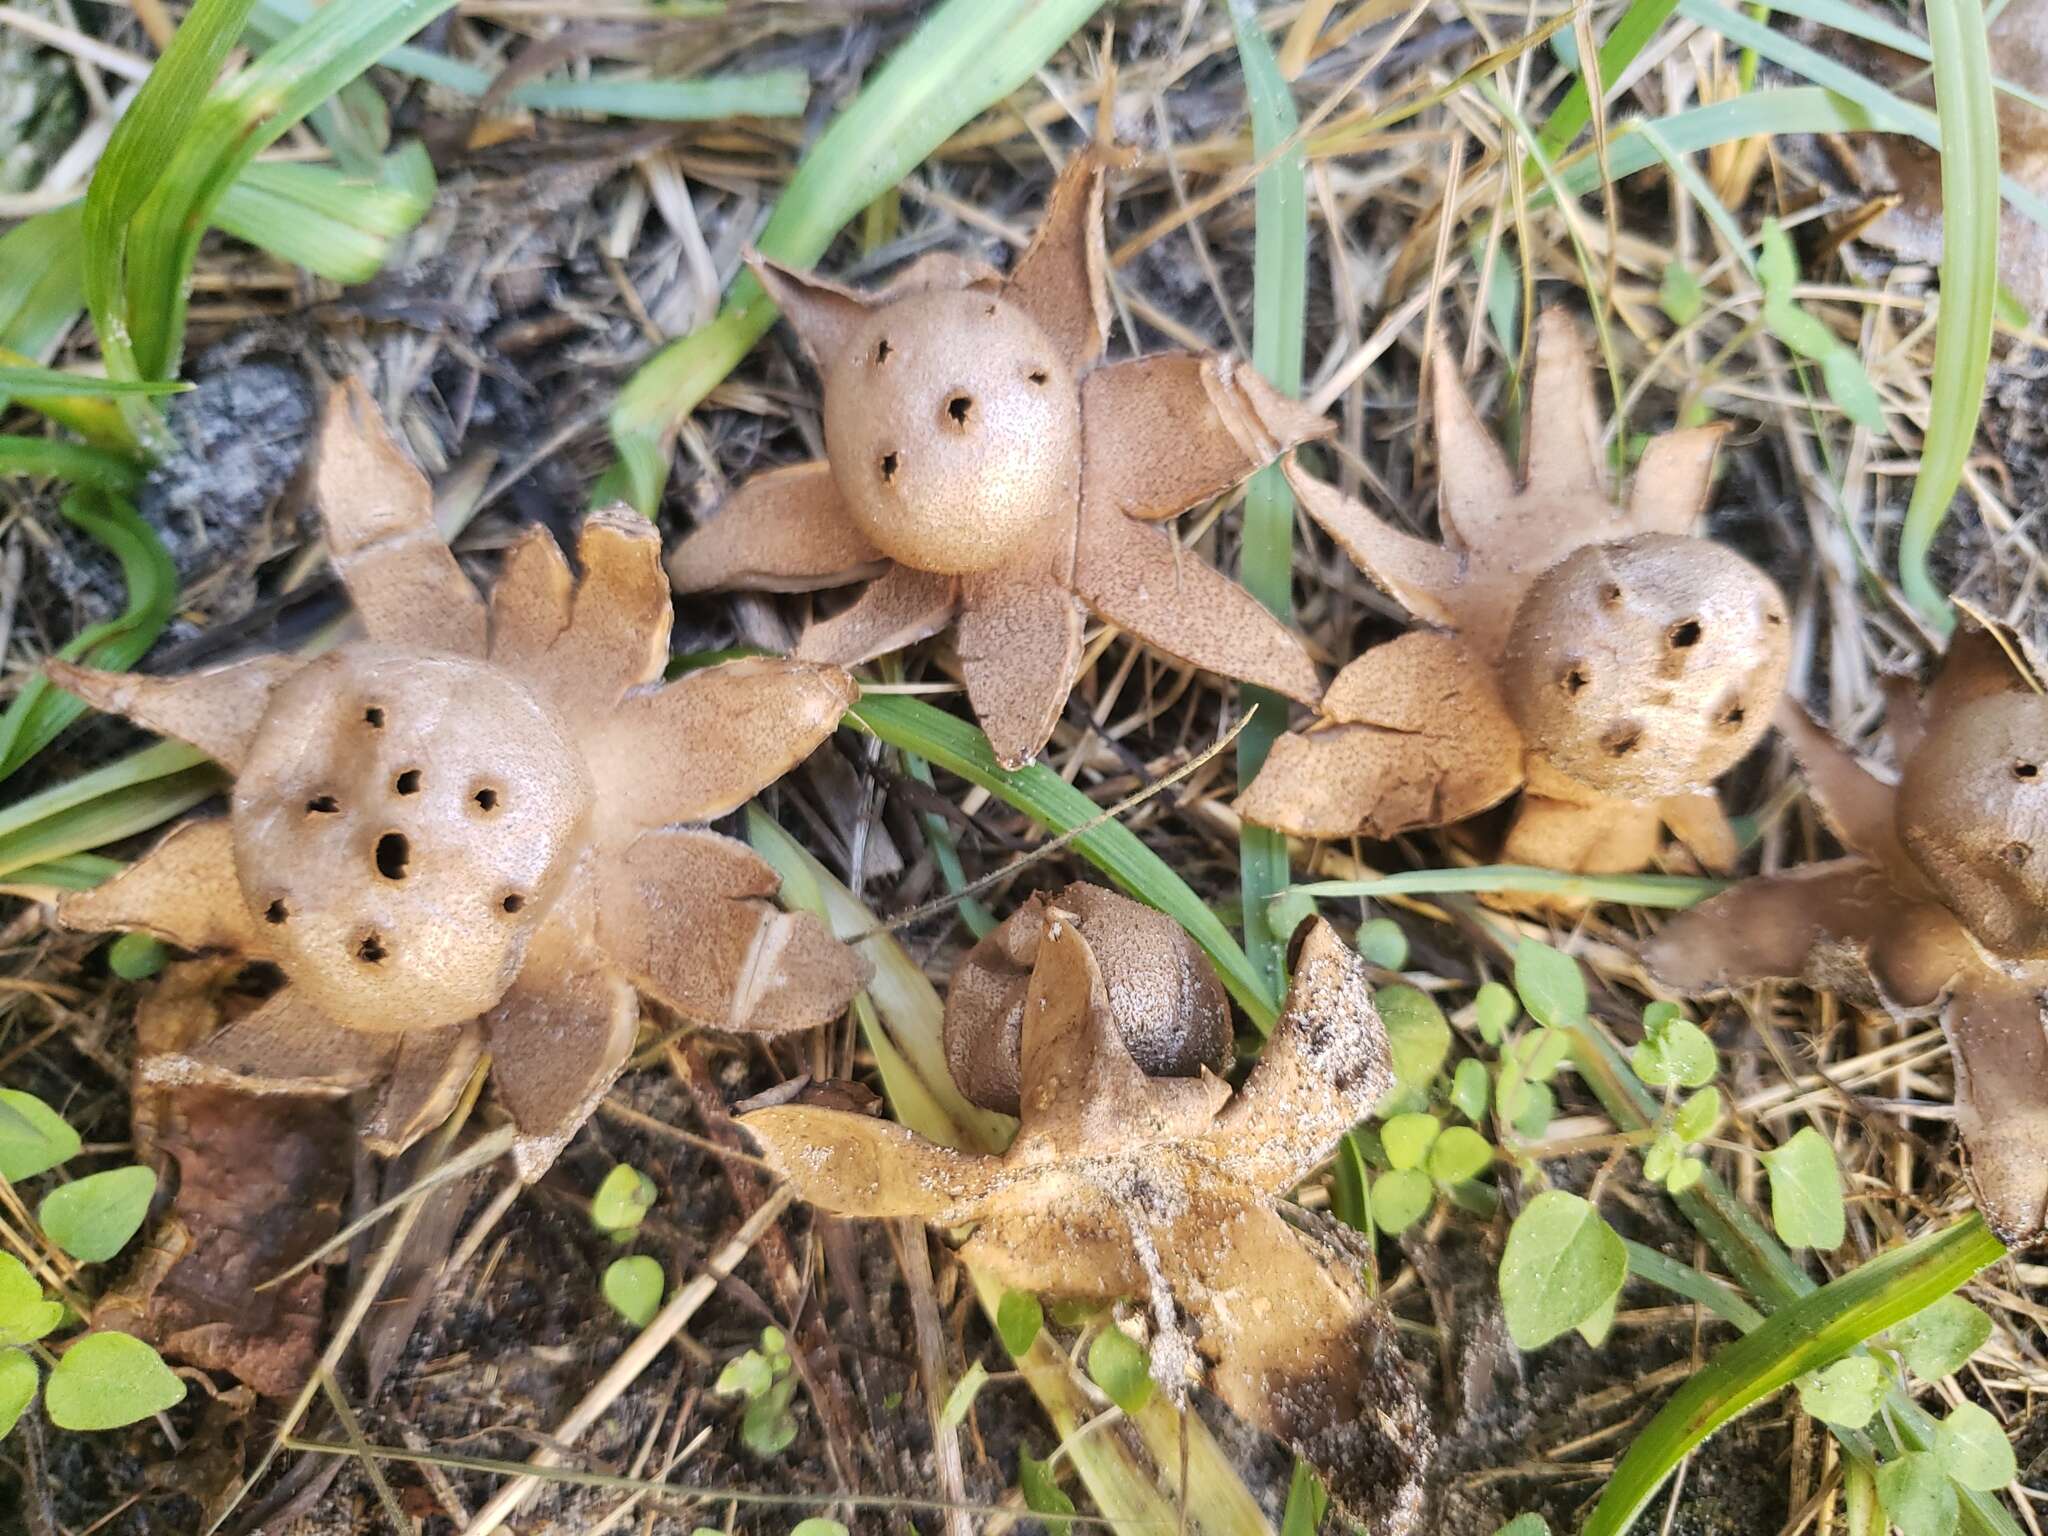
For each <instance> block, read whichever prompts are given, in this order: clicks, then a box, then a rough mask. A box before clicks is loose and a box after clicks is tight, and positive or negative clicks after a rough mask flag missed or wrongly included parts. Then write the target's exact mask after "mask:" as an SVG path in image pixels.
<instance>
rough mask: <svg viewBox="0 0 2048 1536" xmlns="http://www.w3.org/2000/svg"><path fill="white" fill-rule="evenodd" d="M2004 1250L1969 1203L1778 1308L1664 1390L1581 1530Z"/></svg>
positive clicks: (1618, 1522) (1643, 1499) (1614, 1518)
mask: <svg viewBox="0 0 2048 1536" xmlns="http://www.w3.org/2000/svg"><path fill="white" fill-rule="evenodd" d="M2004 1256H2005V1245H2004V1244H2002V1243H2000V1242H1999V1240H1998V1239H1997V1238H1996V1237H1995V1236H1993V1235H1992V1232H1991V1229H1990V1228H1989V1227H1987V1226H1985V1225H1984V1218H1983V1217H1982V1216H1979V1215H1976V1214H1975V1213H1972V1214H1971V1215H1970V1216H1968V1217H1966V1218H1965V1219H1963V1220H1962V1221H1959V1222H1957V1223H1956V1224H1955V1225H1954V1226H1951V1227H1947V1228H1944V1229H1942V1230H1941V1231H1937V1232H1930V1233H1927V1234H1926V1235H1925V1236H1923V1237H1920V1238H1917V1239H1915V1240H1914V1241H1913V1242H1910V1243H1908V1244H1906V1245H1905V1246H1904V1247H1903V1248H1897V1249H1894V1250H1893V1251H1892V1252H1890V1253H1887V1254H1882V1255H1880V1256H1879V1257H1877V1258H1875V1259H1872V1260H1871V1261H1870V1262H1869V1263H1868V1264H1864V1265H1861V1266H1860V1267H1858V1268H1856V1269H1854V1270H1852V1271H1850V1272H1849V1273H1848V1274H1846V1275H1844V1276H1842V1277H1841V1278H1840V1279H1839V1280H1834V1281H1831V1282H1829V1283H1828V1284H1827V1285H1824V1286H1822V1287H1821V1288H1820V1289H1819V1290H1817V1291H1815V1292H1814V1293H1813V1294H1812V1295H1810V1296H1805V1297H1802V1298H1801V1299H1800V1300H1798V1301H1796V1302H1794V1303H1792V1304H1791V1305H1790V1306H1787V1307H1784V1308H1781V1309H1780V1310H1779V1311H1778V1312H1777V1313H1775V1314H1774V1315H1773V1316H1772V1317H1771V1318H1770V1319H1769V1320H1768V1321H1767V1322H1765V1323H1764V1325H1763V1326H1762V1327H1760V1328H1757V1329H1756V1330H1754V1331H1753V1332H1751V1333H1748V1334H1745V1335H1744V1336H1743V1337H1742V1338H1740V1339H1737V1340H1736V1341H1735V1342H1734V1343H1732V1344H1729V1345H1727V1346H1726V1347H1725V1348H1723V1349H1722V1350H1721V1351H1720V1352H1719V1353H1718V1354H1716V1355H1715V1356H1714V1358H1713V1359H1712V1360H1710V1361H1709V1362H1708V1363H1707V1366H1706V1369H1705V1370H1702V1371H1700V1372H1698V1373H1697V1374H1695V1375H1693V1376H1692V1377H1690V1378H1689V1379H1688V1380H1687V1381H1686V1383H1685V1384H1684V1385H1683V1386H1681V1387H1680V1388H1679V1389H1678V1390H1677V1391H1676V1392H1674V1393H1673V1394H1672V1395H1671V1397H1670V1399H1669V1400H1668V1401H1667V1402H1666V1403H1665V1404H1664V1406H1663V1407H1662V1408H1661V1409H1659V1410H1658V1412H1657V1416H1656V1417H1655V1418H1654V1419H1652V1420H1651V1421H1650V1424H1649V1427H1648V1428H1647V1429H1645V1430H1644V1431H1643V1432H1642V1434H1640V1435H1638V1436H1637V1437H1636V1440H1635V1443H1634V1444H1633V1445H1631V1446H1630V1447H1629V1449H1628V1454H1627V1455H1625V1456H1623V1457H1622V1459H1621V1463H1620V1465H1619V1466H1617V1467H1616V1468H1615V1469H1614V1475H1613V1477H1612V1478H1610V1479H1609V1480H1608V1483H1607V1487H1606V1489H1605V1490H1604V1491H1603V1492H1602V1493H1601V1495H1600V1502H1599V1503H1598V1504H1597V1505H1595V1506H1594V1509H1593V1514H1592V1516H1591V1518H1590V1519H1588V1520H1587V1522H1586V1525H1585V1527H1584V1530H1583V1533H1582V1536H1621V1533H1622V1532H1624V1531H1626V1530H1627V1529H1628V1528H1629V1525H1630V1524H1631V1523H1632V1522H1633V1521H1634V1519H1635V1517H1636V1516H1637V1515H1638V1514H1640V1513H1641V1512H1642V1510H1643V1508H1644V1506H1645V1505H1647V1504H1648V1503H1649V1502H1650V1499H1651V1498H1652V1496H1653V1495H1655V1493H1656V1491H1657V1488H1658V1486H1659V1485H1660V1484H1661V1483H1662V1482H1663V1481H1664V1479H1665V1478H1666V1477H1668V1476H1670V1474H1671V1472H1672V1471H1673V1470H1674V1469H1675V1468H1676V1467H1677V1465H1678V1463H1679V1462H1680V1461H1682V1460H1683V1459H1684V1458H1685V1456H1686V1455H1687V1453H1688V1452H1690V1451H1691V1450H1692V1449H1693V1448H1694V1447H1695V1446H1697V1445H1699V1444H1700V1442H1702V1441H1703V1440H1705V1439H1706V1438H1707V1436H1709V1435H1711V1434H1712V1433H1713V1432H1714V1431H1715V1430H1717V1429H1719V1428H1720V1427H1721V1426H1722V1425H1723V1424H1726V1423H1727V1422H1728V1421H1729V1420H1731V1419H1733V1418H1735V1417H1736V1416H1737V1415H1738V1414H1741V1413H1743V1412H1744V1411H1746V1410H1747V1409H1749V1408H1751V1407H1753V1406H1755V1405H1756V1404H1757V1403H1759V1402H1762V1401H1763V1400H1764V1399H1765V1398H1767V1397H1769V1396H1771V1395H1772V1394H1773V1393H1775V1392H1777V1391H1778V1390H1779V1389H1780V1388H1783V1387H1785V1386H1787V1385H1789V1384H1790V1383H1791V1382H1792V1381H1793V1379H1794V1378H1795V1377H1798V1376H1801V1375H1803V1374H1805V1373H1806V1372H1807V1371H1811V1370H1818V1369H1819V1368H1820V1367H1821V1366H1824V1365H1827V1364H1829V1363H1830V1362H1831V1361H1834V1360H1837V1359H1839V1358H1840V1357H1841V1356H1843V1355H1845V1354H1847V1353H1848V1352H1849V1351H1850V1350H1851V1349H1853V1348H1854V1347H1855V1346H1856V1345H1858V1344H1860V1343H1862V1342H1863V1341H1864V1340H1865V1339H1867V1338H1869V1337H1870V1336H1871V1335H1872V1334H1875V1333H1879V1332H1882V1331H1883V1330H1884V1329H1886V1328H1889V1327H1891V1326H1892V1324H1894V1323H1900V1322H1904V1321H1905V1320H1906V1319H1907V1318H1909V1317H1911V1316H1912V1315H1913V1314H1914V1313H1915V1312H1918V1311H1919V1310H1920V1309H1921V1308H1923V1307H1925V1306H1927V1305H1928V1304H1930V1303H1931V1302H1934V1301H1938V1300H1939V1299H1940V1298H1941V1297H1943V1296H1946V1295H1948V1294H1949V1293H1950V1292H1951V1291H1953V1290H1954V1289H1955V1288H1956V1287H1957V1286H1959V1285H1961V1284H1962V1283H1963V1282H1964V1281H1965V1280H1968V1279H1969V1278H1970V1277H1971V1276H1972V1275H1974V1274H1976V1273H1977V1272H1978V1271H1979V1270H1981V1269H1983V1268H1985V1267H1986V1266H1987V1265H1990V1264H1993V1263H1996V1262H1997V1261H1998V1260H1999V1259H2001V1258H2003V1257H2004Z"/></svg>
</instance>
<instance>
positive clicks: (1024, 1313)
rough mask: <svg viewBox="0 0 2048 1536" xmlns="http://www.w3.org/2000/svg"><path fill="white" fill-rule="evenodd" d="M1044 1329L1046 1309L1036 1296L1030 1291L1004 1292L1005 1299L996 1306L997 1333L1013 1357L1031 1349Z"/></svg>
mask: <svg viewBox="0 0 2048 1536" xmlns="http://www.w3.org/2000/svg"><path fill="white" fill-rule="evenodd" d="M1044 1327H1045V1308H1044V1307H1042V1306H1040V1305H1039V1302H1038V1298H1037V1297H1036V1296H1034V1295H1032V1294H1031V1293H1030V1292H1029V1291H1005V1292H1003V1299H1002V1300H1001V1301H1000V1302H998V1303H997V1304H996V1332H997V1333H998V1334H999V1335H1001V1337H1002V1341H1003V1348H1005V1349H1007V1350H1008V1351H1009V1352H1010V1353H1011V1355H1012V1356H1016V1355H1021V1354H1023V1353H1024V1351H1025V1350H1027V1349H1029V1348H1030V1347H1031V1346H1032V1344H1033V1343H1034V1342H1035V1341H1036V1340H1037V1338H1038V1334H1039V1330H1040V1329H1042V1328H1044Z"/></svg>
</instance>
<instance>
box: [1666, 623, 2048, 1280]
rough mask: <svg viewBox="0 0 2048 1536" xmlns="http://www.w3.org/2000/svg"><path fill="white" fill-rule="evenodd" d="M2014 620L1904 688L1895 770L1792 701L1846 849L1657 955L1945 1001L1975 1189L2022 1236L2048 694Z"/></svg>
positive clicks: (2035, 1073) (1793, 726)
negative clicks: (1875, 769)
mask: <svg viewBox="0 0 2048 1536" xmlns="http://www.w3.org/2000/svg"><path fill="white" fill-rule="evenodd" d="M2042 677H2043V674H2042V673H2041V672H2040V670H2039V669H2038V668H2037V667H2036V666H2035V665H2034V663H2033V660H2032V658H2031V657H2030V656H2028V655H2027V653H2026V652H2025V650H2024V648H2023V646H2022V644H2021V642H2020V639H2019V637H2018V636H2017V635H2016V634H2013V633H2011V632H2009V631H2003V630H1999V629H1992V628H1972V629H1966V630H1963V631H1961V632H1960V633H1959V634H1958V635H1957V637H1956V639H1955V641H1954V642H1953V643H1952V645H1951V646H1950V648H1949V652H1948V654H1947V656H1946V657H1945V658H1944V659H1943V661H1942V664H1941V667H1940V669H1939V671H1938V673H1937V675H1936V676H1935V678H1934V681H1933V682H1932V684H1931V685H1930V686H1929V687H1928V688H1927V690H1926V691H1925V693H1924V694H1923V695H1918V696H1916V695H1915V694H1914V693H1912V692H1911V691H1910V690H1896V691H1894V693H1893V695H1892V699H1891V712H1890V716H1889V719H1888V722H1887V731H1888V734H1889V735H1890V738H1891V743H1892V747H1893V750H1894V752H1895V753H1896V755H1897V757H1898V759H1899V761H1900V763H1901V764H1902V765H1903V767H1902V771H1901V773H1900V775H1899V780H1898V783H1897V784H1895V785H1894V784H1891V783H1887V782H1886V781H1885V780H1883V779H1880V778H1879V777H1877V776H1876V775H1875V774H1874V773H1872V772H1871V771H1870V770H1869V769H1868V768H1866V767H1865V766H1864V765H1863V764H1862V763H1860V762H1859V761H1857V759H1856V758H1855V757H1854V755H1853V754H1852V753H1851V752H1850V751H1849V749H1848V748H1846V747H1844V746H1843V745H1842V744H1841V743H1840V742H1839V741H1837V740H1836V739H1835V738H1834V737H1833V736H1831V735H1829V734H1828V733H1827V732H1826V731H1825V730H1823V729H1822V728H1821V727H1820V726H1818V725H1816V724H1815V723H1814V722H1813V721H1812V719H1811V718H1809V717H1808V716H1807V714H1806V712H1805V711H1804V710H1802V709H1800V708H1799V707H1798V706H1796V705H1793V704H1790V703H1787V704H1786V706H1785V707H1784V709H1783V710H1781V712H1780V718H1779V729H1780V730H1781V731H1782V732H1783V733H1784V734H1785V736H1786V738H1787V740H1788V741H1789V742H1790V743H1791V745H1792V749H1793V752H1794V753H1795V754H1796V755H1797V757H1798V759H1799V763H1800V766H1801V767H1802V768H1803V769H1804V770H1805V773H1806V779H1807V786H1808V792H1809V793H1810V794H1811V795H1812V797H1813V800H1814V803H1815V804H1816V805H1817V806H1818V807H1819V808H1820V810H1821V813H1822V815H1823V816H1824V817H1825V818H1826V819H1827V822H1828V825H1829V826H1830V827H1831V828H1832V829H1833V830H1834V832H1835V835H1836V836H1837V837H1839V838H1840V839H1841V840H1842V843H1843V844H1844V846H1845V847H1846V848H1847V849H1848V850H1849V851H1848V853H1847V855H1846V856H1844V857H1842V858H1839V859H1833V860H1829V861H1827V862H1824V863H1820V864H1813V865H1808V866H1806V867H1804V868H1800V869H1796V870H1793V871H1791V872H1789V873H1787V874H1782V875H1768V876H1761V877H1759V878H1756V879H1753V880H1746V881H1744V882H1743V883H1742V884H1740V885H1738V886H1736V887H1735V888H1734V889H1732V890H1729V891H1726V892H1724V893H1722V894H1721V895H1719V896H1716V897H1715V898H1713V899H1712V900H1711V901H1708V902H1707V903H1705V904H1704V905H1702V906H1700V907H1698V908H1695V909H1694V910H1693V911H1691V912H1688V913H1685V914H1684V915H1683V916H1680V917H1678V918H1676V919H1674V920H1673V921H1672V922H1670V923H1668V924H1667V925H1665V927H1664V929H1663V930H1662V931H1661V932H1660V933H1659V934H1658V935H1657V937H1656V938H1655V940H1653V941H1652V942H1651V943H1650V944H1649V946H1648V947H1647V949H1646V950H1645V959H1646V961H1647V963H1648V965H1649V967H1650V969H1651V971H1652V973H1653V974H1654V975H1656V976H1657V977H1658V978H1659V979H1660V980H1662V981H1663V982H1665V983H1666V984H1667V985H1670V986H1674V987H1678V988H1681V989H1683V990H1686V991H1689V992H1697V991H1704V990H1707V989H1710V988H1716V987H1737V986H1745V985H1748V984H1750V983H1752V982H1756V981H1763V980H1769V979H1795V980H1803V981H1806V982H1807V983H1809V984H1810V985H1813V986H1817V987H1826V988H1828V989H1830V990H1833V991H1835V992H1837V993H1840V994H1842V995H1844V996H1847V997H1850V998H1852V999H1860V1000H1861V1001H1863V1002H1865V1003H1869V1004H1875V1005H1878V1006H1881V1007H1882V1008H1884V1009H1885V1010H1886V1011H1887V1012H1889V1013H1891V1014H1893V1015H1895V1016H1897V1017H1900V1018H1914V1017H1924V1016H1926V1015H1927V1014H1929V1013H1938V1014H1939V1016H1940V1019H1941V1025H1942V1029H1943V1032H1944V1033H1945V1034H1946V1035H1947V1036H1948V1043H1949V1049H1950V1051H1951V1053H1952V1054H1953V1056H1954V1059H1955V1072H1956V1115H1957V1125H1958V1129H1959V1130H1960V1132H1961V1134H1962V1140H1963V1148H1964V1154H1965V1163H1964V1166H1965V1170H1966V1172H1967V1173H1968V1176H1969V1180H1970V1184H1971V1188H1972V1190H1973V1192H1974V1193H1975V1195H1976V1198H1977V1203H1978V1205H1979V1207H1980V1208H1981V1209H1982V1210H1983V1212H1984V1214H1985V1217H1986V1219H1988V1220H1989V1221H1990V1223H1991V1225H1992V1227H1993V1228H1994V1229H1996V1231H1997V1232H1998V1234H1999V1235H2000V1236H2001V1237H2002V1238H2004V1239H2005V1240H2006V1242H2007V1243H2009V1244H2012V1245H2014V1246H2020V1245H2024V1244H2028V1243H2031V1242H2033V1241H2035V1240H2036V1239H2038V1238H2039V1237H2040V1236H2041V1235H2042V1233H2043V1231H2044V1230H2048V1034H2044V1032H2043V1013H2042V998H2043V993H2044V989H2048V697H2044V696H2043V694H2042V691H2041V689H2042Z"/></svg>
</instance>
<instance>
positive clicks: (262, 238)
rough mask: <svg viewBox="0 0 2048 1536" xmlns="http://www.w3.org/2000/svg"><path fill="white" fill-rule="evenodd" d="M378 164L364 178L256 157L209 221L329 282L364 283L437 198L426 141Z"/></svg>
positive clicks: (374, 274)
mask: <svg viewBox="0 0 2048 1536" xmlns="http://www.w3.org/2000/svg"><path fill="white" fill-rule="evenodd" d="M379 170H380V173H381V174H380V176H379V178H378V179H377V180H376V181H364V180H360V179H358V178H356V177H353V176H346V175H342V174H340V173H338V172H336V171H335V170H333V169H331V168H330V167H328V166H324V165H293V164H273V163H269V162H259V163H257V164H255V165H252V166H250V167H249V168H248V169H247V170H245V171H244V172H243V173H242V174H241V176H240V177H239V178H238V179H237V180H236V181H234V182H233V183H232V184H230V185H229V187H228V189H227V191H226V192H225V193H223V194H222V196H221V200H220V203H219V206H217V207H216V208H215V209H214V210H213V224H214V227H215V228H216V229H219V230H223V231H225V232H226V233H228V234H230V235H233V236H234V237H235V238H236V239H237V240H246V241H248V242H249V244H251V245H254V246H260V247H261V248H262V249H264V250H266V251H268V252H270V253H271V255H273V256H277V257H279V258H281V259H283V260H285V261H288V262H291V263H292V264H293V265H294V266H299V267H304V268H305V269H306V270H307V271H308V272H314V273H317V274H319V275H320V276H321V277H324V278H327V279H328V280H329V281H331V282H337V283H363V282H368V281H369V280H370V279H371V278H373V277H375V276H376V275H377V274H378V273H379V272H381V271H383V270H384V264H385V263H386V262H387V261H389V260H390V259H391V248H392V246H393V244H394V243H395V242H396V241H397V240H398V239H400V238H401V237H402V236H404V235H406V234H409V233H411V231H412V230H413V228H414V227H415V226H416V225H417V224H418V223H419V221H420V220H421V219H422V218H424V217H426V212H427V209H428V207H429V206H430V205H431V204H432V203H433V201H434V187H435V181H434V166H433V162H432V161H431V160H429V159H428V158H427V152H426V149H425V147H424V146H422V145H420V144H418V143H413V144H408V145H406V146H405V147H404V148H403V149H400V150H397V151H395V152H394V153H393V154H392V155H391V156H390V157H389V158H388V159H386V160H385V161H383V162H382V163H381V165H380V167H379Z"/></svg>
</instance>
